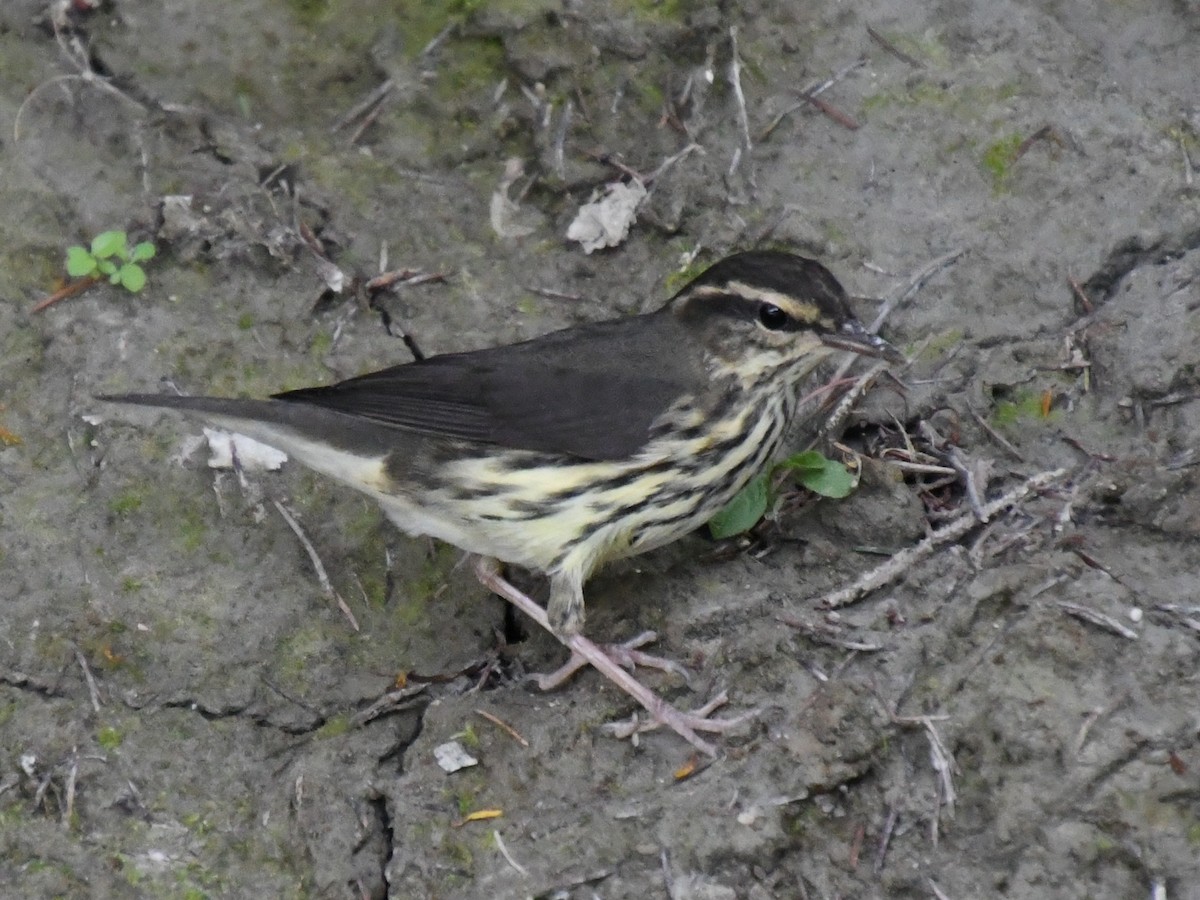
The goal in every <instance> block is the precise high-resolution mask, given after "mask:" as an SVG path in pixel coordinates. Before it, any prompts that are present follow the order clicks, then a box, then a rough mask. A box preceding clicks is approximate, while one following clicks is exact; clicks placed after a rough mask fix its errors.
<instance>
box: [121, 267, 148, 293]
mask: <svg viewBox="0 0 1200 900" xmlns="http://www.w3.org/2000/svg"><path fill="white" fill-rule="evenodd" d="M120 275H121V285H122V286H123V287H124V288H125V290H127V291H129V292H130V293H133V294H136V293H137V292H138V291H140V290H141V289H142V288H144V287H145V286H146V273H145V271H143V270H142V267H141V266H139V265H137V264H136V263H125V265H123V266H121V271H120Z"/></svg>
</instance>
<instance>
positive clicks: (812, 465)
mask: <svg viewBox="0 0 1200 900" xmlns="http://www.w3.org/2000/svg"><path fill="white" fill-rule="evenodd" d="M779 465H780V466H782V467H783V468H785V469H792V470H793V471H797V472H801V471H804V470H809V471H813V472H820V471H821V470H822V469H824V468H825V467H826V466H827V465H829V460H828V459H826V458H825V457H824V456H823V455H822V454H821V453H819V452H818V451H816V450H805V451H804V452H803V453H795V454H793V455H791V456H789V457H788V458H787V459H785V460H784V461H783V462H781V463H780V464H779Z"/></svg>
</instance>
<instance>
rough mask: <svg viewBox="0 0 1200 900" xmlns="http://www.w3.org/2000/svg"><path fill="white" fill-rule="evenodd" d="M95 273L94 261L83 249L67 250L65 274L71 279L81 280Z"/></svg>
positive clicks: (70, 248) (71, 248)
mask: <svg viewBox="0 0 1200 900" xmlns="http://www.w3.org/2000/svg"><path fill="white" fill-rule="evenodd" d="M95 271H96V259H95V257H93V256H92V254H90V253H88V252H87V250H86V249H85V248H83V247H68V248H67V274H68V275H70V276H71V277H72V278H83V277H85V276H87V275H91V274H93V273H95Z"/></svg>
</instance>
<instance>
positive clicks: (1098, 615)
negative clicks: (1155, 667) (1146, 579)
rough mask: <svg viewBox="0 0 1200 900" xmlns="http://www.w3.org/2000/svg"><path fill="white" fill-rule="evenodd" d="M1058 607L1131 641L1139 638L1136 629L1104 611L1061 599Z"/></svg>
mask: <svg viewBox="0 0 1200 900" xmlns="http://www.w3.org/2000/svg"><path fill="white" fill-rule="evenodd" d="M1058 608H1059V609H1061V610H1062V611H1063V612H1065V613H1066V614H1067V615H1068V616H1074V617H1075V618H1076V619H1079V620H1080V621H1082V622H1090V623H1091V624H1092V625H1095V626H1097V627H1099V628H1103V629H1104V630H1105V631H1111V632H1112V633H1113V634H1116V635H1120V636H1121V637H1123V638H1128V639H1129V640H1131V641H1136V640H1137V639H1138V633H1137V632H1136V631H1134V630H1133V629H1132V628H1126V627H1125V626H1124V625H1122V624H1121V623H1120V622H1118V621H1117V620H1116V619H1114V618H1113V617H1112V616H1108V615H1105V614H1104V613H1102V612H1097V611H1096V610H1094V609H1088V607H1086V606H1080V605H1079V604H1078V603H1068V602H1067V601H1066V600H1059V601H1058Z"/></svg>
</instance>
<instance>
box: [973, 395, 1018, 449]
mask: <svg viewBox="0 0 1200 900" xmlns="http://www.w3.org/2000/svg"><path fill="white" fill-rule="evenodd" d="M967 412H969V413H970V414H971V418H973V419H974V420H975V424H976V425H978V426H979V427H980V428H982V429H983V430H984V431H985V432H987V435H988V437H990V438H991V439H992V440H993V441H995V442H996V443H997V444H999V445H1000V446H1001V447H1002V448H1003V449H1004V450H1005V451H1006V452H1008V453H1009V454H1010V455H1011V456H1012V457H1013V458H1014V459H1016V460H1017V461H1018V462H1025V457H1024V456H1022V455H1021V451H1020V450H1018V449H1017V448H1016V447H1014V446H1013V445H1012V444H1011V443H1010V442H1009V441H1008V439H1007V438H1006V437H1005V436H1004V435H1002V434H1001V433H1000V432H998V431H997V430H996V429H995V428H993V427H992V426H991V425H989V424H988V423H987V420H986V419H985V418H984V417H983V416H981V415H980V414H979V413H977V412H975V408H974V407H971V406H968V407H967Z"/></svg>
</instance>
